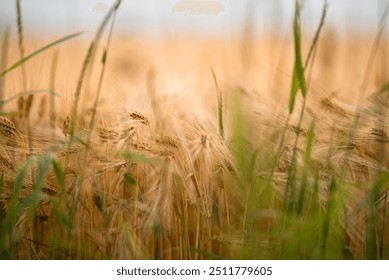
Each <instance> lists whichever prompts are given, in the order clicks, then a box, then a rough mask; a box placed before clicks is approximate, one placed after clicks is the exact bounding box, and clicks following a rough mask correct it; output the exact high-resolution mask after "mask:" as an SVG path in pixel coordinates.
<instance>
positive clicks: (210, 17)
mask: <svg viewBox="0 0 389 280" xmlns="http://www.w3.org/2000/svg"><path fill="white" fill-rule="evenodd" d="M114 2H115V1H113V0H84V1H75V0H51V1H50V0H34V1H21V4H22V13H23V21H24V26H25V29H26V32H30V33H37V34H42V31H43V32H74V31H79V30H91V31H93V30H94V29H95V28H96V26H97V25H98V24H99V22H100V21H101V20H102V18H103V17H104V14H105V11H106V10H107V9H108V8H109V7H110V6H111V5H112V4H113V3H114ZM182 2H186V4H188V2H192V4H193V3H194V2H195V3H200V2H201V3H202V4H204V2H206V4H207V5H208V7H209V5H211V4H214V5H215V3H216V4H218V5H219V6H221V7H222V9H223V10H222V11H220V12H218V13H217V14H210V13H209V9H208V12H207V11H205V12H204V11H196V12H193V11H190V10H186V11H184V10H182V9H181V11H178V10H179V9H175V8H173V7H175V5H178V4H179V3H182ZM301 2H302V5H303V9H302V21H303V23H304V24H303V26H304V28H305V29H306V30H308V31H310V29H311V28H313V27H314V26H316V23H317V22H318V21H319V19H320V14H321V9H322V7H323V1H317V0H315V1H313V0H306V1H301ZM328 3H329V9H328V16H327V22H326V23H327V26H332V27H333V28H335V29H336V30H338V31H339V32H345V31H347V30H350V29H354V30H357V31H360V32H370V31H371V30H374V29H375V28H376V26H377V24H378V21H379V18H380V17H381V16H382V15H381V14H382V12H383V8H384V6H385V3H386V1H383V0H376V1H364V0H354V1H353V0H337V1H331V0H330V1H328ZM15 6H16V5H15V1H0V31H1V29H3V28H4V26H15V22H16V7H15ZM293 12H294V0H273V1H266V0H258V1H249V0H245V1H233V0H208V1H204V0H203V1H200V0H194V1H193V0H192V1H189V0H185V1H184V0H169V1H163V2H162V1H156V0H142V1H140V0H138V1H136V0H135V1H123V2H122V5H121V7H120V10H119V12H118V16H117V29H118V30H121V31H124V32H130V33H131V32H137V31H140V32H146V33H149V34H158V33H159V32H160V31H163V32H180V31H187V30H190V31H194V32H197V33H204V34H207V33H211V34H212V33H215V34H219V33H220V32H231V31H234V30H240V29H241V28H242V26H244V24H245V22H246V21H247V18H248V16H251V17H252V18H254V20H252V23H253V25H254V26H255V30H256V31H258V32H266V31H274V30H277V31H278V30H279V31H282V30H283V29H284V28H289V26H290V23H291V20H292V18H293Z"/></svg>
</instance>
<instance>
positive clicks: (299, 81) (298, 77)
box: [289, 0, 307, 113]
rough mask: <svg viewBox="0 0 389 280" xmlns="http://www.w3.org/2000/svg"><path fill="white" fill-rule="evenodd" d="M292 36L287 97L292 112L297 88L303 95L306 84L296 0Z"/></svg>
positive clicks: (298, 9) (298, 7)
mask: <svg viewBox="0 0 389 280" xmlns="http://www.w3.org/2000/svg"><path fill="white" fill-rule="evenodd" d="M293 36H294V56H295V63H294V69H293V78H292V87H291V90H290V99H289V113H292V112H293V109H294V103H295V99H296V95H297V92H298V90H299V89H300V90H301V93H302V95H303V97H304V98H305V96H306V94H307V86H306V83H305V77H304V66H303V60H302V55H301V26H300V3H299V1H298V0H296V7H295V14H294V24H293Z"/></svg>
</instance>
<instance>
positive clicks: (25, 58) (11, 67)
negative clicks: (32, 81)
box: [0, 31, 85, 78]
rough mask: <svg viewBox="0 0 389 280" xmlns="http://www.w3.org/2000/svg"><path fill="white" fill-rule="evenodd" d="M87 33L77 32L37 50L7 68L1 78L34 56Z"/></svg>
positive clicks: (0, 74)
mask: <svg viewBox="0 0 389 280" xmlns="http://www.w3.org/2000/svg"><path fill="white" fill-rule="evenodd" d="M83 33H85V32H84V31H81V32H76V33H73V34H70V35H67V36H65V37H62V38H60V39H58V40H56V41H54V42H52V43H50V44H48V45H46V46H44V47H42V48H40V49H38V50H36V51H35V52H33V53H31V54H29V55H27V56H25V57H23V58H22V59H20V60H19V61H17V62H16V63H14V64H13V65H12V66H10V67H9V68H7V69H6V70H5V71H3V72H2V73H0V78H1V77H3V76H4V75H5V74H7V73H9V72H11V71H12V70H14V69H16V68H18V67H19V66H21V65H22V64H23V63H24V62H26V61H27V60H30V59H31V58H33V57H34V56H36V55H38V54H40V53H41V52H44V51H46V50H48V49H50V48H52V47H54V46H56V45H58V44H61V43H63V42H65V41H68V40H70V39H73V38H75V37H77V36H80V35H81V34H83Z"/></svg>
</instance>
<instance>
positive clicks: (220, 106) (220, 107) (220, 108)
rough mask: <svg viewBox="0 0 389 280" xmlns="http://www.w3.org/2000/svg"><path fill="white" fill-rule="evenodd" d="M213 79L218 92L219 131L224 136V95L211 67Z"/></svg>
mask: <svg viewBox="0 0 389 280" xmlns="http://www.w3.org/2000/svg"><path fill="white" fill-rule="evenodd" d="M211 72H212V77H213V81H214V82H215V88H216V94H217V117H218V124H219V133H220V136H221V137H222V138H224V124H223V95H222V92H221V90H220V89H219V83H218V82H217V79H216V74H215V71H214V70H213V68H211Z"/></svg>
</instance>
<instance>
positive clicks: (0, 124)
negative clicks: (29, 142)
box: [0, 116, 27, 160]
mask: <svg viewBox="0 0 389 280" xmlns="http://www.w3.org/2000/svg"><path fill="white" fill-rule="evenodd" d="M0 133H1V134H3V135H5V136H8V135H13V136H15V137H17V138H18V140H19V143H20V146H21V147H22V157H23V160H26V156H27V151H26V144H25V142H24V138H23V135H22V134H21V133H20V132H19V130H17V128H16V127H15V125H14V123H13V122H12V121H11V120H9V119H8V118H6V117H2V116H0Z"/></svg>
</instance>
